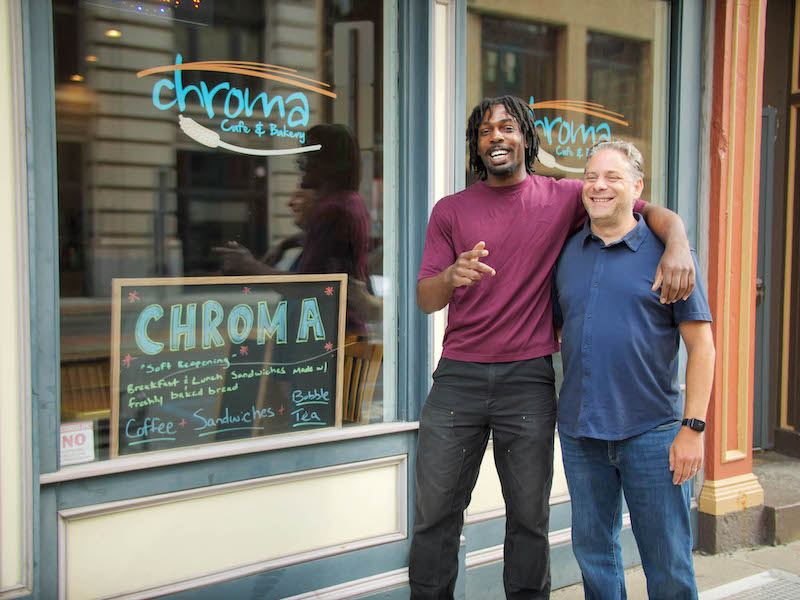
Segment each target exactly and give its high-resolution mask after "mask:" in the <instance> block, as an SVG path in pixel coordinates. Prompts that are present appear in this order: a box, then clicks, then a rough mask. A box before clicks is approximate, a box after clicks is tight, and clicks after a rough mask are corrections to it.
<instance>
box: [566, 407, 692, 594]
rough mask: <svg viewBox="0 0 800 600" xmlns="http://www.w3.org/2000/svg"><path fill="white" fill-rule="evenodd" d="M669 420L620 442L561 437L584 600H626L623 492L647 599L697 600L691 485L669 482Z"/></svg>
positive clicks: (674, 426)
mask: <svg viewBox="0 0 800 600" xmlns="http://www.w3.org/2000/svg"><path fill="white" fill-rule="evenodd" d="M679 430H680V422H678V421H672V422H670V423H667V424H665V425H661V426H659V427H656V428H655V429H651V430H650V431H646V432H645V433H643V434H641V435H637V436H634V437H631V438H628V439H625V440H620V441H606V440H597V439H591V438H574V437H570V436H568V435H565V434H563V433H561V434H560V438H561V452H562V456H563V459H564V470H565V472H566V476H567V485H568V486H569V494H570V497H571V499H572V550H573V552H574V553H575V557H576V558H577V559H578V564H579V565H580V567H581V573H582V575H583V586H584V593H585V595H586V598H587V600H594V599H597V600H619V599H622V600H624V599H625V598H626V597H627V595H626V592H625V572H624V569H623V566H622V553H621V547H620V543H619V533H620V530H621V529H622V495H621V492H624V493H625V501H626V502H627V504H628V509H629V511H630V516H631V527H632V529H633V535H634V537H635V538H636V544H637V545H638V547H639V554H640V555H641V557H642V567H643V568H644V573H645V576H646V577H647V593H648V595H649V597H650V599H651V600H657V599H658V600H666V599H674V600H678V599H680V600H683V599H691V600H696V598H697V587H696V585H695V577H694V566H693V562H692V530H691V524H690V521H689V510H690V506H691V505H690V502H691V500H690V483H689V482H686V483H684V484H683V485H681V486H677V485H674V484H673V483H672V472H671V471H670V470H669V448H670V446H671V445H672V441H673V440H674V439H675V436H676V435H677V434H678V431H679Z"/></svg>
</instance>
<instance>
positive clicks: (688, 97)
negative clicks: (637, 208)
mask: <svg viewBox="0 0 800 600" xmlns="http://www.w3.org/2000/svg"><path fill="white" fill-rule="evenodd" d="M703 11H704V7H703V3H702V2H686V1H685V0H674V2H673V4H672V19H671V27H670V35H671V40H670V63H669V64H670V71H669V80H670V89H669V124H668V144H669V146H668V151H667V157H668V158H667V161H668V167H669V168H668V176H667V198H668V204H667V206H668V207H669V208H670V209H672V210H674V211H675V212H677V213H678V214H679V215H680V216H681V218H683V221H684V223H685V224H686V233H687V235H688V237H689V243H690V244H691V245H692V247H697V219H698V200H699V184H700V153H701V148H700V143H701V139H700V123H701V109H702V103H701V90H702V70H703V24H704V23H705V19H704V12H703Z"/></svg>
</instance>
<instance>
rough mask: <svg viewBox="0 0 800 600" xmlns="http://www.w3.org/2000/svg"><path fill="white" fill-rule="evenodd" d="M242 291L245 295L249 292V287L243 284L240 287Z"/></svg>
mask: <svg viewBox="0 0 800 600" xmlns="http://www.w3.org/2000/svg"><path fill="white" fill-rule="evenodd" d="M242 291H243V292H244V293H245V295H247V294H249V293H250V288H249V287H247V286H244V289H242Z"/></svg>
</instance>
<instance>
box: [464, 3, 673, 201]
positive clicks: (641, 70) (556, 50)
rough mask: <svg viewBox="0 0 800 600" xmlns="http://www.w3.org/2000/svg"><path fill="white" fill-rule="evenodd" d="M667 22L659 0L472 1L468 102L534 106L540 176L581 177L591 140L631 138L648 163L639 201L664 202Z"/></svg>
mask: <svg viewBox="0 0 800 600" xmlns="http://www.w3.org/2000/svg"><path fill="white" fill-rule="evenodd" d="M622 11H624V13H625V18H624V19H620V18H619V14H620V13H621V12H622ZM668 21H669V13H668V5H667V4H666V3H660V2H640V3H636V4H631V3H627V2H616V3H611V4H608V3H606V4H604V5H603V6H602V7H600V5H598V6H597V7H593V6H587V5H586V3H585V2H573V3H570V2H567V3H563V2H562V3H558V4H551V5H550V6H536V7H533V6H531V5H529V4H526V3H520V2H506V3H497V2H483V1H480V0H476V1H474V2H470V3H469V10H468V12H467V31H468V36H469V37H468V42H467V55H468V61H467V65H468V66H467V69H468V72H467V98H466V104H467V106H468V107H472V106H474V105H475V104H477V102H479V101H480V99H481V98H482V97H484V96H499V95H503V94H513V95H515V96H519V97H520V98H523V99H525V100H531V99H532V101H533V103H534V105H535V106H536V105H542V106H536V109H535V110H536V117H537V120H538V121H539V134H540V137H541V139H542V150H543V152H544V153H547V154H549V155H550V156H552V160H551V161H548V160H546V159H545V160H543V161H542V162H543V163H544V164H543V165H542V166H540V167H539V168H537V172H538V173H540V174H543V175H550V176H553V177H559V178H560V177H564V176H567V177H579V176H580V172H581V170H582V169H583V162H584V161H583V158H582V157H583V156H584V154H585V151H586V149H587V148H588V147H589V146H591V145H592V143H594V141H597V140H599V139H602V138H604V137H609V136H610V137H625V138H626V139H630V140H631V141H633V142H634V143H636V144H637V146H638V147H639V148H641V150H642V152H643V153H644V155H645V157H646V160H647V161H648V165H647V167H648V168H647V169H646V172H647V175H648V178H647V181H646V182H645V183H646V185H645V197H646V198H648V199H650V200H651V201H653V202H662V201H663V200H662V198H663V196H664V189H665V188H664V185H665V177H664V173H665V170H666V164H665V156H664V153H663V152H662V150H661V149H662V148H663V147H664V146H665V145H666V144H665V138H664V136H665V134H666V117H667V114H666V112H665V108H666V103H667V93H668V88H667V67H668V45H667V36H668V32H669V22H668ZM570 101H571V102H573V103H575V102H576V101H588V102H591V103H593V105H594V106H576V105H575V104H573V105H572V106H569V107H567V106H566V103H567V102H570ZM556 102H558V104H560V107H556V106H555V104H556ZM598 105H599V106H598ZM600 107H603V108H604V109H605V110H603V108H600ZM553 162H555V163H557V165H556V164H552V163H553Z"/></svg>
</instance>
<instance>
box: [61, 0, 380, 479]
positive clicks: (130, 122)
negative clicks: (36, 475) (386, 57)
mask: <svg viewBox="0 0 800 600" xmlns="http://www.w3.org/2000/svg"><path fill="white" fill-rule="evenodd" d="M53 17H54V32H55V52H54V58H55V64H56V69H55V81H56V98H55V100H56V128H57V153H58V207H59V208H58V219H59V250H60V255H59V261H60V282H59V285H60V304H61V418H62V422H63V423H64V424H65V427H64V428H63V429H64V431H62V438H63V440H65V441H64V444H63V445H62V455H61V459H62V464H74V463H77V462H86V461H91V460H99V459H104V458H107V457H109V456H115V455H117V454H120V453H126V452H122V450H123V449H127V450H128V451H129V452H133V451H136V452H149V451H155V450H163V449H169V448H172V447H177V446H178V445H193V444H195V443H208V442H209V441H227V440H232V439H239V438H242V437H253V436H259V435H268V434H270V433H277V432H282V431H305V430H312V429H316V428H317V427H315V426H316V425H323V426H336V425H337V423H338V422H341V424H343V425H345V426H349V425H355V424H359V423H370V422H373V423H374V422H380V421H384V420H385V417H384V415H393V414H394V410H393V407H391V406H389V404H390V403H391V402H393V399H392V398H385V396H384V390H383V385H382V381H383V361H382V349H383V326H384V314H383V300H382V297H381V294H382V290H384V289H385V288H386V285H385V283H384V277H383V275H384V273H383V264H384V263H383V231H384V199H383V193H382V185H381V183H382V180H383V160H382V156H383V147H382V144H383V120H382V115H383V85H382V81H383V56H382V49H383V30H382V25H383V2H376V1H373V0H298V1H294V2H283V1H279V0H224V1H222V0H216V1H214V0H191V1H185V2H177V1H175V0H149V1H142V2H137V3H132V2H131V3H129V2H119V1H117V0H91V1H90V0H54V3H53ZM389 214H391V211H389ZM334 274H345V275H347V280H346V281H347V283H346V284H344V289H346V291H347V301H346V303H345V302H344V300H343V299H344V293H343V292H344V289H343V290H342V294H341V299H342V304H343V308H342V312H341V323H342V326H341V328H340V327H339V326H338V317H339V312H338V309H336V306H338V304H336V303H338V302H339V298H340V296H339V295H338V294H339V289H338V288H336V293H335V294H334V295H333V299H332V300H331V299H330V298H329V299H328V300H329V301H330V302H334V305H333V308H331V307H330V306H329V308H327V309H326V308H324V306H323V305H324V302H325V300H326V298H325V297H324V296H325V292H324V291H323V290H327V288H328V287H329V286H328V285H327V284H326V285H324V286H323V285H322V284H318V285H317V288H314V289H311V288H309V287H308V284H302V283H300V284H298V283H295V280H296V279H297V277H295V279H294V280H292V283H291V284H289V283H285V284H284V283H280V284H275V283H274V282H273V283H264V282H263V281H266V280H263V281H262V280H260V279H258V278H259V277H261V276H265V275H267V276H277V277H280V276H285V275H292V276H299V280H300V281H301V282H302V281H307V280H313V279H314V276H317V275H326V276H327V275H334ZM233 277H244V278H250V279H236V280H235V281H233V283H231V282H232V279H231V278H233ZM176 278H213V279H203V280H202V281H195V280H193V281H184V280H181V281H176ZM120 280H124V281H120ZM115 281H116V282H117V286H116V287H114V282H115ZM251 281H253V282H257V283H251ZM334 283H335V278H334ZM304 285H305V286H306V287H305V288H304V287H303V286H304ZM259 286H260V287H259ZM293 286H294V287H293ZM298 286H299V287H298ZM330 287H332V289H333V288H334V287H335V285H333V284H331V286H330ZM234 288H236V290H237V292H236V293H237V294H245V295H246V296H241V297H240V296H235V297H234V296H233V295H231V290H232V289H234ZM245 289H246V290H248V291H243V290H245ZM317 289H319V290H320V291H319V294H320V296H319V299H318V303H317V305H316V306H317V308H318V309H319V310H320V311H321V313H320V315H321V316H320V318H321V319H323V321H324V319H328V318H331V319H333V320H334V321H335V322H334V323H333V325H331V326H328V323H327V322H320V323H318V322H316V321H315V320H314V318H315V314H316V313H315V312H314V311H315V310H316V309H315V308H314V307H312V306H311V305H310V304H307V303H306V304H304V303H303V302H304V300H307V299H308V298H312V297H314V298H316V296H315V294H317V291H316V290H317ZM115 290H116V292H115ZM115 298H116V304H115ZM209 302H217V303H218V304H219V307H220V310H221V311H222V312H223V313H224V317H223V316H219V315H216V313H214V310H213V309H209V310H210V312H203V311H204V310H205V309H204V308H203V307H204V306H205V305H206V304H208V303H209ZM259 302H263V303H264V305H265V307H266V308H265V309H262V308H261V306H260V304H259ZM281 302H286V303H287V306H288V308H287V309H286V312H285V314H284V313H280V312H279V311H280V310H282V309H280V306H281ZM150 305H157V306H159V307H160V309H162V310H163V317H159V316H157V315H156V316H153V315H154V314H156V313H146V312H145V309H146V308H147V307H148V306H150ZM192 305H196V308H195V309H193V308H191V306H192ZM238 305H246V306H249V309H236V310H238V311H239V312H236V310H234V309H235V308H236V306H238ZM176 307H177V308H176ZM212 308H213V307H212ZM248 310H249V311H250V312H249V313H248ZM260 310H262V311H263V310H266V311H267V312H259V311H260ZM137 311H138V312H137ZM175 311H178V312H177V313H176V312H175ZM192 311H195V312H192ZM325 311H330V312H328V313H327V314H328V315H329V316H325ZM148 314H149V315H150V316H147V315H148ZM176 314H177V317H176ZM247 314H252V315H254V316H253V317H252V319H251V320H252V323H251V322H250V321H248V319H250V317H247V316H246V315H247ZM115 315H117V317H118V318H115ZM231 315H233V316H231ZM243 315H244V316H243ZM265 315H266V317H268V319H267V321H266V323H265V322H262V320H259V318H260V317H262V316H265ZM281 315H284V316H281ZM330 315H332V316H330ZM266 317H265V318H266ZM284 317H285V323H283V324H282V322H281V319H283V318H284ZM206 318H207V320H205V321H204V319H206ZM192 319H193V320H192ZM216 320H219V323H218V324H216ZM298 323H299V325H298ZM190 325H191V326H193V327H195V331H194V333H189V329H191V327H190ZM318 325H320V326H322V325H324V326H325V327H320V328H318V327H317V326H318ZM262 326H263V327H262ZM270 326H273V327H272V329H270ZM282 327H283V328H285V329H288V332H289V333H288V335H284V336H283V338H281V334H282V332H284V329H282ZM215 329H216V331H215ZM340 329H341V338H339V337H338V332H339V330H340ZM265 332H266V333H265ZM284 333H285V332H284ZM323 333H324V335H325V339H323V335H322V334H323ZM215 334H216V335H215ZM204 335H205V336H207V338H208V339H205V338H203V340H204V342H208V347H206V346H205V345H204V343H201V341H200V340H201V338H202V336H204ZM331 335H333V337H332V339H328V337H329V336H331ZM159 336H162V337H163V339H162V337H159ZM192 336H194V337H192ZM217 336H218V337H217ZM192 340H194V341H195V342H196V343H195V345H194V346H192ZM219 340H222V344H221V345H217V344H216V342H217V341H219ZM149 342H152V343H153V344H155V345H149ZM162 343H163V346H161V345H160V344H162ZM302 343H307V347H306V348H305V350H304V351H303V352H301V353H299V354H297V352H295V351H299V349H300V348H301V344H302ZM290 346H292V348H293V349H292V350H291V351H290V350H289V349H288V348H289V347H290ZM312 347H313V348H312ZM154 348H159V350H158V352H155V353H154V352H153V349H154ZM306 350H307V351H306ZM340 351H341V355H342V356H341V363H339V362H338V361H339V360H340V359H339V352H340ZM293 352H294V354H293ZM226 353H227V354H226ZM244 353H247V358H246V359H245V358H244V357H245V354H244ZM223 355H224V356H223ZM290 359H291V360H290ZM193 360H194V362H195V363H197V364H199V363H200V362H203V361H205V362H206V363H209V364H210V363H212V361H214V360H220V361H223V362H222V363H221V364H222V365H223V366H219V364H220V363H215V364H214V365H212V366H209V365H206V366H205V367H200V366H195V367H191V366H190V367H186V365H191V364H194V363H193V362H192V361H193ZM180 361H183V362H180ZM225 361H227V362H228V363H230V364H229V365H228V366H225V365H226V363H225ZM237 361H239V363H237ZM291 361H294V362H295V363H297V364H295V365H294V366H292V367H291V368H289V367H287V366H286V365H288V363H289V362H291ZM303 361H306V362H307V363H308V364H306V365H305V366H309V367H311V366H313V368H314V369H316V368H317V367H318V366H319V367H320V368H323V367H324V368H325V369H327V368H328V367H331V368H334V369H336V368H337V367H338V369H339V371H338V372H337V375H336V376H335V378H334V379H332V380H328V381H327V383H325V385H326V386H328V385H330V386H332V389H327V388H326V389H324V390H322V389H321V388H320V387H319V386H313V385H311V383H312V381H311V379H310V378H309V376H308V375H305V379H304V377H303V372H302V370H301V369H300V367H298V366H297V365H300V366H302V364H305V363H304V362H303ZM240 363H241V364H240ZM279 363H280V366H281V369H279V368H278V366H279ZM301 363H302V364H301ZM312 363H313V364H312ZM165 364H167V365H168V366H164V365H165ZM181 365H183V370H181V369H182V367H181ZM159 368H160V369H164V370H165V371H162V372H161V374H160V375H158V376H157V375H156V373H159V371H158V369H159ZM186 369H189V370H188V371H187V370H186ZM192 369H194V370H192ZM179 371H180V372H179ZM249 371H253V372H254V373H255V374H250V375H249V379H248V381H249V382H250V385H243V384H242V385H240V386H238V388H237V389H236V390H233V389H232V388H234V385H233V383H232V382H233V381H234V379H236V378H237V377H244V376H243V375H242V374H243V373H246V372H248V373H249ZM184 377H186V378H187V379H186V381H184V379H183V378H184ZM193 377H194V379H192V378H193ZM173 379H175V380H180V390H179V391H176V390H177V388H176V389H168V390H163V389H160V390H158V391H156V389H155V388H154V387H153V386H154V385H155V383H154V382H157V381H162V380H163V381H172V380H173ZM204 379H205V380H206V383H205V385H201V384H199V383H193V381H195V382H199V381H200V380H204ZM250 380H252V381H250ZM210 381H216V382H217V385H214V386H210V385H209V382H210ZM304 381H305V382H306V383H303V382H304ZM337 382H341V384H342V386H341V387H342V392H341V405H340V406H336V385H337ZM344 383H347V384H348V385H346V386H345V385H343V384H344ZM130 385H133V387H130ZM161 385H164V384H163V382H162V384H161ZM176 385H177V384H176ZM184 385H185V386H186V388H185V389H184ZM320 385H321V384H320ZM228 388H231V389H228ZM114 389H119V393H118V394H116V395H115V394H114V393H113V390H114ZM167 392H169V393H167ZM201 392H202V393H201ZM173 393H174V394H173ZM192 394H194V395H192ZM312 397H313V398H312ZM314 398H316V399H317V400H320V398H322V399H324V400H325V401H327V402H328V405H326V407H325V410H322V409H317V410H311V409H308V402H309V401H310V400H309V399H311V400H313V399H314ZM385 400H386V402H384V401H385ZM320 401H321V400H320ZM303 406H305V407H306V408H307V409H308V410H305V411H299V412H297V414H295V412H296V411H298V409H300V408H302V407H303ZM198 411H200V412H199V413H198ZM260 411H263V412H260ZM311 413H318V416H319V415H323V414H324V415H325V416H324V417H321V416H320V417H319V419H318V422H312V421H314V419H313V418H312V416H311ZM248 415H250V416H248ZM253 415H256V416H255V417H254V416H253ZM292 415H294V416H292ZM298 415H299V416H298ZM337 417H338V419H337ZM389 418H392V417H391V416H390V417H389ZM148 419H149V421H148ZM237 419H238V421H237ZM253 419H256V421H263V422H260V423H256V424H251V423H249V421H252V420H253ZM268 420H269V423H267V421H268ZM239 421H248V425H251V426H249V427H247V428H245V427H234V426H233V424H234V423H238V422H239ZM167 423H169V424H170V425H167ZM239 424H240V425H241V423H239ZM159 426H161V431H160V432H159ZM176 428H179V429H180V430H181V431H182V432H185V431H187V430H189V429H191V430H192V431H196V432H197V433H192V434H190V435H188V434H187V435H183V437H181V436H180V435H178V436H175V435H173V434H170V433H169V431H173V432H174V431H176V430H177V429H176ZM211 430H213V431H211ZM137 432H138V433H139V434H141V433H142V432H144V433H145V434H144V435H138V434H137ZM200 432H202V433H205V434H208V435H207V436H206V437H204V438H202V439H201V437H200ZM81 436H82V437H81ZM126 436H128V437H129V439H128V440H127V442H126ZM192 436H194V437H192ZM157 437H162V438H165V439H164V440H163V441H157V440H156V438H157ZM79 438H80V441H81V443H78V441H79ZM166 438H175V439H171V440H170V439H166ZM212 438H213V439H212ZM63 440H62V441H63ZM87 440H89V441H88V442H87ZM133 440H136V442H137V443H136V446H135V448H134V446H133V444H132V443H130V444H128V445H126V444H127V443H128V442H132V441H133ZM129 452H128V453H129Z"/></svg>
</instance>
